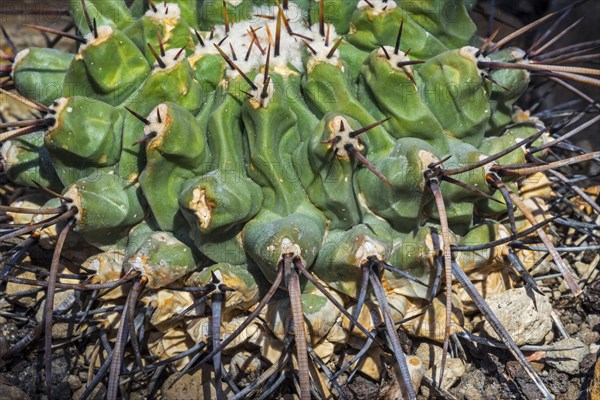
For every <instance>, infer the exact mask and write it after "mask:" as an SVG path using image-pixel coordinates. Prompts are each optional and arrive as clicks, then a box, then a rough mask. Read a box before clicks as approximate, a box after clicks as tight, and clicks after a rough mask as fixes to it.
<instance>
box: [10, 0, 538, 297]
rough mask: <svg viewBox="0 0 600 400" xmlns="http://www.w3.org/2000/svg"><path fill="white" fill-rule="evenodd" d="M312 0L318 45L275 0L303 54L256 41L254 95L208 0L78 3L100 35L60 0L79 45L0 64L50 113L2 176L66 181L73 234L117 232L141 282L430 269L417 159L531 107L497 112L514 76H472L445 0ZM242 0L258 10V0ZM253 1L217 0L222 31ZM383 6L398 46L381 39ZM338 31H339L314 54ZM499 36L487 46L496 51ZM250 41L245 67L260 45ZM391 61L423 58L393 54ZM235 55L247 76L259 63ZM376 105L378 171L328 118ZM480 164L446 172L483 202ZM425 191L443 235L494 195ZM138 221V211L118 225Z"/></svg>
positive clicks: (470, 54)
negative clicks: (10, 67) (340, 140)
mask: <svg viewBox="0 0 600 400" xmlns="http://www.w3.org/2000/svg"><path fill="white" fill-rule="evenodd" d="M322 1H324V2H325V4H324V9H325V13H326V18H327V19H329V16H330V21H331V27H326V30H327V31H330V32H331V33H330V35H331V37H330V40H329V43H328V44H327V45H326V44H325V38H324V37H322V36H321V35H319V32H318V31H319V26H318V24H317V22H318V20H319V18H318V17H319V13H320V11H319V7H320V3H319V2H317V1H308V0H301V1H298V2H297V3H292V2H290V4H289V9H288V10H287V12H286V13H287V14H286V15H288V17H289V19H290V22H294V23H295V24H296V25H293V24H292V27H297V26H302V25H303V22H302V21H311V23H313V24H316V25H314V26H313V27H312V28H311V30H310V31H309V28H306V27H304V28H303V29H304V31H303V34H305V35H306V34H307V32H308V33H311V32H312V34H313V36H312V37H313V40H312V41H310V42H309V43H310V45H311V46H312V47H314V48H315V49H316V50H315V51H316V52H317V53H318V54H317V55H314V54H313V52H312V50H311V49H310V48H309V47H308V46H304V44H303V43H302V40H301V38H299V37H292V36H289V34H288V32H287V28H286V26H285V24H284V25H283V28H282V30H283V33H282V36H284V37H285V41H284V44H283V46H289V47H293V46H301V47H302V50H301V51H300V52H299V53H298V54H300V56H299V57H298V60H295V61H294V60H291V59H290V60H289V61H285V60H283V61H282V57H283V56H279V57H278V56H277V54H275V53H274V52H275V49H274V48H273V50H272V54H271V69H270V85H271V86H270V87H269V90H267V91H266V96H264V97H262V96H261V92H260V90H257V91H255V90H253V89H251V88H250V86H249V85H248V84H247V82H245V81H244V79H242V77H240V76H239V74H237V73H236V72H235V71H234V70H232V68H231V67H230V66H229V65H228V64H227V63H226V62H225V60H224V59H223V58H222V57H221V56H220V55H219V54H218V53H217V51H216V50H215V48H214V44H216V43H221V47H222V48H223V49H224V51H225V52H226V53H227V54H228V55H229V57H231V58H233V57H234V56H233V54H231V52H230V47H229V42H228V41H227V39H224V38H225V33H224V32H223V26H222V25H223V24H224V22H225V18H224V9H223V2H222V1H221V0H218V1H216V0H215V1H210V0H204V1H202V0H198V1H191V0H180V1H171V2H169V3H167V4H166V5H163V4H162V3H161V4H159V5H158V6H157V7H158V8H159V9H158V11H157V12H153V11H152V10H148V11H146V10H145V9H144V7H143V4H142V3H144V2H141V1H136V2H134V4H133V5H132V6H131V8H128V7H127V6H126V5H125V3H124V2H120V1H102V0H87V1H86V3H87V4H88V10H89V13H90V16H91V18H92V19H95V20H96V22H97V25H98V33H99V38H94V36H93V34H92V33H90V30H89V28H88V25H87V24H86V22H85V18H84V15H83V10H82V8H81V3H80V1H79V0H73V3H72V14H73V16H74V18H75V22H76V24H77V27H78V29H79V31H80V32H82V34H86V35H87V36H86V38H87V41H88V43H87V44H85V45H82V46H81V47H80V49H79V51H78V52H77V54H76V55H72V54H66V53H61V52H59V51H56V50H46V49H30V50H28V52H27V53H24V54H22V55H21V56H19V57H17V61H16V62H15V66H14V72H13V77H14V81H15V86H16V88H17V89H18V91H19V92H21V93H22V94H24V95H26V96H29V97H32V98H33V99H35V100H37V101H39V102H41V103H44V104H47V105H52V107H53V109H54V110H55V113H54V114H53V115H50V116H49V117H48V118H52V119H53V122H52V125H51V127H50V128H48V129H47V130H46V131H45V132H39V133H36V134H35V135H33V136H30V137H27V138H26V139H17V140H14V141H12V142H10V143H8V144H6V145H5V147H4V150H3V152H4V153H5V157H4V158H5V160H6V162H7V173H8V175H9V177H10V178H11V179H13V180H14V181H15V182H18V183H21V184H24V185H33V184H34V183H33V181H37V182H38V183H40V184H43V185H44V186H47V187H50V188H52V189H54V190H61V189H62V190H63V193H65V194H66V195H67V196H71V197H74V198H76V204H77V206H78V207H80V213H79V216H78V218H79V224H78V229H77V231H78V232H79V234H80V235H82V236H83V238H84V239H86V240H87V241H88V242H90V243H92V244H95V245H97V246H99V247H101V248H103V249H110V248H111V247H114V246H123V245H126V244H127V243H129V245H127V246H126V253H127V256H126V268H127V269H128V268H139V269H141V270H143V271H145V273H146V274H148V275H149V276H151V279H150V283H149V285H150V287H156V288H159V287H163V286H165V285H168V284H170V283H172V282H174V281H176V280H178V279H180V278H182V277H183V276H185V275H189V273H190V272H192V271H194V270H196V269H198V267H207V268H208V267H210V266H214V265H218V266H219V268H220V269H221V270H228V269H232V270H235V268H238V269H239V268H242V269H243V271H248V270H251V271H254V270H255V266H258V267H259V269H260V271H262V274H263V275H264V277H266V278H267V279H268V280H271V279H272V278H273V276H274V274H275V271H276V268H277V264H278V262H279V260H280V259H281V255H282V254H283V253H288V252H292V253H296V254H298V255H300V256H301V257H302V259H303V261H304V262H305V264H306V265H307V266H309V267H311V268H313V271H314V272H315V274H316V275H317V276H318V277H319V278H320V279H321V280H322V281H323V282H324V283H326V284H327V285H329V286H330V287H331V288H332V289H335V290H336V291H339V292H341V293H344V294H345V295H347V296H349V297H352V298H356V296H357V295H358V288H359V285H360V279H361V277H360V264H361V262H362V261H364V260H365V259H366V257H370V256H377V257H378V258H380V259H382V260H385V261H387V262H389V263H390V264H394V265H397V266H398V267H400V268H403V269H405V270H407V271H409V272H410V273H412V274H413V275H414V276H416V277H417V278H419V279H422V280H424V281H426V282H428V281H429V280H430V278H431V276H432V274H430V272H429V271H430V269H431V268H435V267H434V266H432V265H430V264H431V263H430V262H429V261H428V260H429V258H427V254H429V252H430V251H431V249H430V248H424V247H423V245H419V243H423V242H424V241H426V240H425V239H426V237H427V235H428V234H429V233H430V232H432V231H434V230H436V226H437V224H438V217H439V216H438V211H437V208H436V207H435V202H434V201H433V197H432V195H431V193H430V191H429V190H428V188H427V187H426V182H425V179H424V177H423V173H424V171H425V170H426V169H427V167H428V165H429V164H430V163H432V162H435V161H438V160H441V159H443V158H445V157H447V156H452V157H451V158H450V159H449V161H448V162H447V163H446V164H445V165H446V166H447V167H448V168H453V167H456V166H460V165H465V164H468V163H473V162H477V161H479V160H481V159H483V158H485V157H486V156H487V155H489V154H492V153H494V152H497V151H499V150H501V149H504V148H507V147H510V146H511V145H513V144H514V143H516V141H518V140H521V139H523V138H524V137H527V136H529V135H531V134H533V133H535V132H536V131H537V130H538V129H539V128H538V127H537V126H535V125H534V124H531V123H521V124H513V125H511V126H510V129H505V128H506V127H507V126H508V125H509V124H510V123H512V121H511V114H512V106H513V103H514V101H516V99H518V97H519V96H520V94H522V93H523V92H524V90H525V89H526V88H527V85H528V74H527V73H526V72H524V71H497V72H493V73H492V77H493V79H494V80H495V81H497V82H498V83H499V85H502V86H504V87H506V88H507V89H509V90H504V89H501V88H500V86H499V85H495V84H492V83H491V82H490V81H489V80H486V79H484V78H483V77H482V75H481V73H482V71H480V70H479V68H478V67H477V61H478V59H477V55H476V54H475V52H476V49H474V48H472V47H468V46H469V44H470V41H471V40H473V39H472V37H473V35H474V31H475V27H474V24H473V23H472V22H471V20H470V19H469V16H468V8H469V7H468V6H466V5H465V4H463V1H462V0H459V1H456V0H453V1H446V0H440V1H419V2H410V1H407V2H404V1H399V2H398V4H396V3H394V5H396V7H392V6H391V4H392V3H393V2H392V1H391V0H390V1H389V2H387V8H386V9H385V10H384V9H383V8H382V4H383V3H382V1H376V0H373V3H374V4H375V8H374V9H371V8H370V7H369V6H368V5H366V4H365V3H364V1H361V2H358V1H357V0H322ZM256 6H263V8H262V9H260V10H259V12H257V11H256V10H254V9H253V7H256ZM267 6H269V7H267ZM166 8H170V9H169V10H167V9H166ZM175 11H177V12H175ZM161 13H162V14H161ZM256 13H262V14H268V13H270V15H273V16H277V8H276V7H274V1H268V0H255V1H249V0H243V1H235V2H234V1H227V14H228V17H227V19H228V20H229V22H231V21H233V20H235V25H234V26H232V27H231V29H232V30H234V29H239V28H238V26H239V25H242V24H243V23H244V21H246V20H249V19H251V23H250V26H253V27H254V28H255V29H257V34H258V33H260V34H261V35H265V31H266V29H265V28H264V27H262V26H263V24H264V22H265V20H263V19H260V18H258V17H254V16H253V15H254V14H256ZM292 13H294V14H292ZM445 13H451V15H450V16H447V15H445ZM158 14H161V15H162V16H157V15H158ZM294 18H295V20H294V21H292V20H293V19H294ZM401 21H402V22H403V35H402V42H401V51H400V52H399V54H394V45H395V43H396V38H397V34H398V29H399V26H400V23H401ZM271 23H274V22H271ZM215 25H216V26H218V28H217V29H216V31H215V32H214V33H211V32H210V29H211V27H213V26H215ZM326 25H327V24H326ZM261 27H262V28H261ZM259 28H260V30H259ZM194 29H197V30H198V31H200V35H201V37H202V38H203V44H201V43H199V41H198V39H197V37H196V34H195V33H194ZM157 32H158V35H157ZM271 34H272V35H273V36H274V35H275V34H276V32H275V29H273V28H271ZM338 35H341V36H338ZM159 36H160V37H161V40H162V42H163V47H164V50H165V52H166V54H165V55H164V56H163V57H162V58H163V59H164V60H165V62H166V66H165V67H161V66H160V65H159V64H158V63H157V62H156V61H155V59H154V57H153V55H152V53H151V51H150V49H149V46H148V44H150V45H151V46H152V47H153V48H154V49H156V51H157V52H160V50H159V48H160V45H159V41H158V37H159ZM262 37H263V36H261V38H262ZM338 37H343V38H344V39H343V42H342V43H341V44H340V46H339V49H338V50H337V51H336V52H335V53H334V54H333V55H332V57H330V58H327V57H326V55H327V53H328V52H329V50H331V48H332V46H333V45H334V43H335V42H337V40H338V39H337V38H338ZM244 40H245V43H246V44H245V45H240V43H233V45H234V46H237V47H236V49H237V55H236V57H237V60H238V61H237V62H238V63H239V65H240V68H242V69H244V66H245V65H247V64H246V63H245V62H244V60H243V58H244V55H245V54H242V50H240V47H239V46H241V48H242V49H247V47H248V46H249V45H250V42H251V41H252V39H251V36H250V34H248V33H246V38H245V39H244ZM273 46H275V45H273ZM381 46H386V47H385V49H386V50H385V51H384V50H382V49H381ZM260 47H261V49H259V46H258V45H257V44H256V43H255V44H254V48H253V49H252V54H253V55H252V57H256V56H257V55H258V54H259V52H260V51H261V50H262V51H263V52H264V51H266V49H267V47H268V44H267V42H266V41H262V43H261V46H260ZM180 48H183V50H182V53H181V54H179V55H178V54H177V53H178V52H179V49H180ZM409 49H410V52H409V54H408V56H407V55H406V53H405V51H406V52H407V53H408V50H409ZM286 51H287V49H283V48H282V52H283V53H286ZM515 51H517V50H514V49H512V50H504V51H502V52H498V53H496V54H495V55H494V57H495V58H496V59H501V60H509V59H511V57H513V56H514V52H515ZM386 52H387V53H388V54H387V55H386ZM286 54H287V53H286ZM388 55H389V56H390V59H389V60H388V58H387V56H388ZM260 57H261V59H262V60H263V61H262V63H261V66H262V64H264V62H265V61H266V55H265V56H263V55H261V56H260ZM409 60H420V61H423V63H422V64H416V65H411V66H403V65H402V64H401V65H400V66H398V63H399V62H400V63H401V62H405V61H409ZM298 61H300V62H298ZM48 66H52V67H48ZM244 72H245V73H246V74H247V75H248V76H249V79H251V80H252V81H253V82H255V83H257V84H258V83H260V84H262V82H263V76H262V74H263V73H264V68H261V67H258V68H257V67H256V66H253V67H252V68H249V69H245V70H244ZM40 88H44V90H40ZM259 88H262V86H260V87H259ZM244 91H246V92H249V93H250V95H251V97H250V96H247V95H246V94H245V93H244ZM61 96H62V97H63V98H62V99H60V100H56V99H57V98H58V97H61ZM125 107H128V108H130V109H132V110H133V111H135V112H137V113H138V114H140V115H141V116H142V117H144V118H146V119H147V122H148V123H147V124H144V123H143V122H141V121H140V120H139V119H137V118H136V117H134V116H133V115H132V114H130V113H128V112H127V110H126V108H125ZM384 118H390V119H389V120H388V121H387V122H385V123H384V124H382V125H379V126H376V127H375V128H373V129H371V130H369V131H368V132H366V133H363V134H362V135H360V136H359V137H358V138H356V139H355V140H354V141H353V142H352V143H353V144H354V146H355V148H356V149H357V150H359V151H360V152H361V153H362V155H363V156H364V157H366V158H367V159H368V160H369V162H370V163H371V164H372V165H373V166H374V167H375V168H376V169H377V170H378V171H380V172H381V173H382V174H383V175H384V176H385V177H386V178H387V179H388V180H389V183H390V184H388V183H386V182H384V181H383V180H382V179H380V177H377V176H376V175H375V174H374V173H373V172H372V171H369V169H367V168H365V166H364V165H363V164H362V163H361V162H359V160H358V159H357V157H356V156H355V155H353V154H346V153H345V152H344V151H343V149H342V151H338V152H336V151H335V150H336V147H335V146H336V144H335V140H336V136H337V135H339V134H340V132H343V133H344V135H346V136H347V134H348V132H350V131H356V130H358V129H360V128H362V127H365V126H368V125H370V124H374V123H376V122H377V121H379V120H382V119H384ZM144 135H145V140H144V141H143V142H142V143H140V144H137V145H136V144H135V142H136V141H137V140H138V139H140V137H142V136H144ZM346 136H344V137H346ZM332 141H333V142H334V143H332ZM338 150H339V149H338ZM501 162H507V163H520V162H524V153H523V151H522V150H517V151H515V152H513V153H512V154H511V155H510V156H507V158H505V159H502V160H501ZM485 175H486V171H485V169H484V168H478V169H476V170H474V171H470V172H469V173H465V174H463V175H459V176H455V178H456V179H459V180H461V181H463V182H464V183H466V184H469V185H471V186H474V187H477V188H479V189H480V190H483V191H485V192H487V193H490V194H493V195H494V196H495V198H497V199H498V200H499V202H500V203H501V202H502V201H503V200H502V197H501V196H498V194H494V193H491V191H490V190H489V189H488V187H487V185H486V182H485ZM34 178H35V179H34ZM442 191H443V194H444V198H445V199H446V204H447V209H448V218H449V222H450V226H451V229H452V230H453V231H454V233H455V234H457V235H465V234H468V233H469V232H472V234H471V236H476V237H479V236H481V235H479V234H478V231H476V230H475V229H477V228H476V227H474V225H475V224H477V223H478V222H477V221H480V220H481V217H488V218H490V219H493V218H494V216H495V215H497V214H499V213H502V212H505V210H506V208H505V206H504V205H503V204H499V203H497V202H493V201H490V200H487V199H483V198H482V197H481V196H478V195H477V194H474V193H472V192H470V191H467V190H465V189H462V188H460V187H457V186H453V185H450V184H448V183H443V184H442ZM143 219H146V222H144V223H143V224H144V225H143V226H142V228H139V226H136V225H137V224H139V223H140V222H141V221H142V220H143ZM488 223H490V222H489V221H487V222H484V224H488ZM134 227H135V228H134ZM131 228H134V229H131ZM478 235H479V236H478ZM492 236H493V235H492ZM424 238H425V239H424ZM488 239H490V238H488V237H485V238H484V239H482V240H488ZM492 239H493V238H492ZM233 266H236V267H233ZM244 274H246V275H247V274H248V273H247V272H244ZM208 275H209V274H207V277H205V279H203V278H202V277H198V278H197V279H196V280H194V282H196V281H206V280H208V279H210V277H209V276H208ZM244 276H245V275H244ZM253 276H254V279H256V280H261V279H262V278H261V277H260V276H258V275H256V273H255V272H254V275H253ZM385 277H386V279H387V281H388V284H389V285H390V286H391V287H393V288H395V292H396V293H397V294H402V295H404V296H408V297H414V298H425V297H427V295H428V294H427V293H424V290H423V289H422V287H419V286H418V285H417V286H415V285H413V284H411V283H410V282H409V281H407V280H405V279H399V278H397V277H393V276H392V275H391V274H389V273H387V272H386V274H385ZM245 278H247V277H245ZM245 278H244V279H245ZM195 284H197V282H196V283H195ZM248 285H250V286H251V284H250V283H249V284H248ZM311 290H313V288H312V287H308V288H307V289H306V291H307V293H306V295H307V296H308V295H309V294H310V291H311ZM309 297H310V296H309ZM307 298H308V297H307ZM254 301H256V300H254ZM307 301H308V300H307ZM247 306H249V305H248V304H246V305H245V306H244V307H247Z"/></svg>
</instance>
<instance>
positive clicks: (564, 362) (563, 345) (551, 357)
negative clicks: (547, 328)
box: [546, 338, 590, 375]
mask: <svg viewBox="0 0 600 400" xmlns="http://www.w3.org/2000/svg"><path fill="white" fill-rule="evenodd" d="M554 346H555V347H557V348H560V349H567V350H558V351H548V352H546V362H547V363H548V364H550V365H551V366H553V367H554V368H556V369H557V370H559V371H561V372H566V373H567V374H570V375H576V374H578V373H579V366H580V364H581V360H583V357H585V355H586V354H589V352H590V350H589V347H588V346H586V345H585V344H584V343H583V342H582V341H581V340H579V339H576V338H569V339H563V340H559V341H558V342H556V343H554Z"/></svg>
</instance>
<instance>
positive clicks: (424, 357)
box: [415, 342, 443, 370]
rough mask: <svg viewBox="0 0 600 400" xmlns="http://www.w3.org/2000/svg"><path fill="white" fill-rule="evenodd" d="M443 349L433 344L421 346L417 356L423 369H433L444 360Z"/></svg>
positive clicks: (426, 343)
mask: <svg viewBox="0 0 600 400" xmlns="http://www.w3.org/2000/svg"><path fill="white" fill-rule="evenodd" d="M442 352H443V351H442V348H441V347H440V346H437V345H435V344H433V343H428V342H424V343H421V344H420V345H419V347H418V348H417V351H416V352H415V354H416V355H417V357H419V359H420V360H421V362H422V363H423V368H425V369H426V370H427V369H431V368H432V367H433V366H434V365H438V364H439V363H440V362H441V360H442Z"/></svg>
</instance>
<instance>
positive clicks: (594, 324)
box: [585, 314, 600, 329]
mask: <svg viewBox="0 0 600 400" xmlns="http://www.w3.org/2000/svg"><path fill="white" fill-rule="evenodd" d="M585 322H587V324H588V325H589V326H590V327H591V328H592V329H600V315H598V314H588V316H587V317H586V318H585Z"/></svg>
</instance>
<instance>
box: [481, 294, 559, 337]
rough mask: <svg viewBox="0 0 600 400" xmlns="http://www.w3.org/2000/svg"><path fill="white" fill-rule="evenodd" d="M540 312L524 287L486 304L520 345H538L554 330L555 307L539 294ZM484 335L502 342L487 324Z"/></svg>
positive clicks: (537, 298) (537, 300) (537, 301)
mask: <svg viewBox="0 0 600 400" xmlns="http://www.w3.org/2000/svg"><path fill="white" fill-rule="evenodd" d="M533 293H534V295H535V301H536V305H537V309H536V307H535V305H534V303H533V301H531V299H530V298H529V296H528V295H527V293H526V291H525V289H524V288H518V289H510V290H507V291H506V292H504V293H500V294H497V295H494V296H491V297H489V298H487V303H488V305H489V306H490V308H491V309H492V311H493V313H494V314H495V315H496V317H498V319H499V320H500V322H501V323H502V325H503V326H504V328H505V329H506V330H507V331H508V333H509V334H510V336H511V337H512V338H513V340H514V341H515V342H516V343H517V345H518V346H522V345H525V344H539V343H543V342H544V338H545V337H546V335H547V334H548V332H550V330H551V329H552V317H551V316H550V312H551V311H552V306H551V305H550V301H549V300H548V299H547V298H546V297H545V296H542V295H540V294H538V293H536V292H533ZM483 328H484V330H485V333H486V334H488V335H489V336H491V337H492V338H494V339H496V340H499V339H500V338H499V337H498V335H496V332H495V331H494V330H493V329H492V327H491V326H490V324H489V323H488V322H487V321H486V323H485V324H484V326H483Z"/></svg>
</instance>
